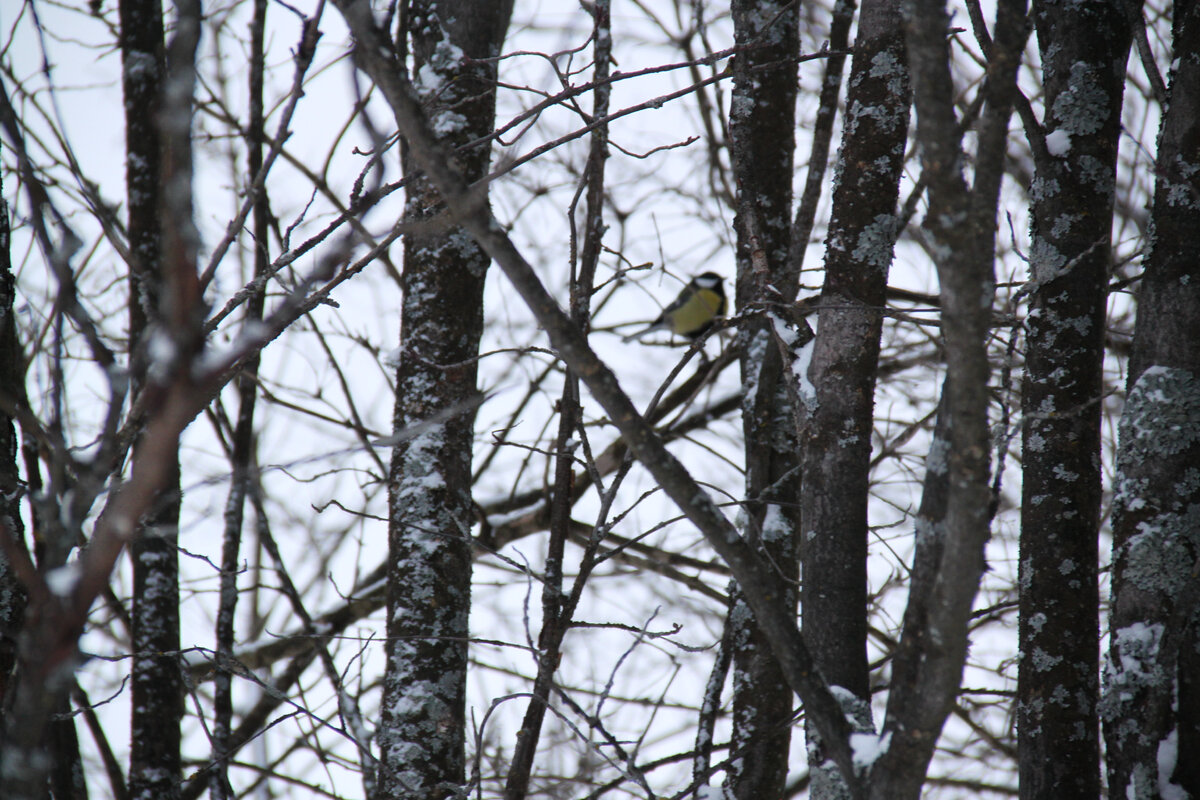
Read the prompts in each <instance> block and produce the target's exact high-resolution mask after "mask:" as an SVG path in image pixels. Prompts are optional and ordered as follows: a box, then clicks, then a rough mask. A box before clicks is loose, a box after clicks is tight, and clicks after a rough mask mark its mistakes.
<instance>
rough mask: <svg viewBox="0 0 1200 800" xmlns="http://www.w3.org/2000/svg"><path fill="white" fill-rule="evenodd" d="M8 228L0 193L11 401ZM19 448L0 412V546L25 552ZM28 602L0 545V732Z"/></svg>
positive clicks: (3, 356)
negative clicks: (1, 528) (1, 543)
mask: <svg viewBox="0 0 1200 800" xmlns="http://www.w3.org/2000/svg"><path fill="white" fill-rule="evenodd" d="M2 183H3V178H0V185H2ZM11 230H12V229H11V227H10V223H9V216H8V203H7V202H6V201H5V200H4V198H3V194H2V193H0V393H3V394H4V395H5V396H6V397H10V398H12V397H20V396H23V395H24V394H25V391H24V389H23V388H21V387H22V385H23V383H24V381H25V364H24V355H23V354H22V352H21V343H20V341H18V339H17V325H16V319H15V318H14V317H13V309H14V300H15V299H16V294H17V282H16V277H15V276H14V275H13V272H12V258H11V254H10V252H9V244H10V239H9V236H10V233H11ZM19 446H20V439H19V438H18V436H17V429H16V426H15V425H13V418H12V417H10V416H9V415H8V414H0V525H3V526H4V528H5V530H3V531H0V542H4V540H5V539H7V541H8V543H9V545H8V546H12V547H15V548H18V549H20V550H22V551H25V550H26V544H25V523H24V522H23V521H22V519H21V503H22V502H24V500H25V496H24V491H23V489H22V482H21V469H20V467H19V466H18V462H17V453H18V450H19ZM28 557H29V556H28V552H26V558H28ZM27 601H28V596H27V595H26V592H25V587H24V586H22V585H21V582H20V581H19V580H18V579H17V573H16V570H15V567H14V564H13V563H12V562H11V561H10V559H9V557H8V556H7V555H6V547H5V546H0V731H3V730H4V721H5V716H6V715H7V713H8V709H9V708H10V707H11V702H12V698H11V697H10V696H9V691H10V690H11V689H12V688H13V687H15V686H16V685H17V681H16V678H17V676H16V669H17V657H18V648H17V639H18V635H19V634H20V632H21V622H22V620H23V619H24V617H25V606H26V603H27Z"/></svg>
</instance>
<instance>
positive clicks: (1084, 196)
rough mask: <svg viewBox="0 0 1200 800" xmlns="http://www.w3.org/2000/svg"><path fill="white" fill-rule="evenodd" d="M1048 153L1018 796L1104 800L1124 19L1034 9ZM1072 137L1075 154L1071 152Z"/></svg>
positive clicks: (1101, 12) (1036, 272)
mask: <svg viewBox="0 0 1200 800" xmlns="http://www.w3.org/2000/svg"><path fill="white" fill-rule="evenodd" d="M1033 18H1034V22H1035V25H1036V30H1037V39H1038V47H1039V49H1040V51H1041V57H1042V74H1043V84H1044V86H1045V92H1046V97H1045V106H1046V115H1045V119H1044V121H1043V128H1044V130H1045V131H1046V132H1047V134H1048V139H1047V143H1048V145H1049V147H1050V149H1049V150H1047V149H1045V148H1035V153H1036V154H1037V155H1036V156H1035V163H1036V167H1037V174H1036V177H1035V178H1034V184H1033V187H1032V195H1033V209H1032V216H1033V224H1032V228H1033V231H1032V234H1033V244H1032V247H1031V253H1030V271H1031V273H1032V274H1031V279H1032V282H1031V285H1032V287H1033V291H1032V293H1031V298H1030V304H1029V305H1030V310H1029V314H1028V316H1027V318H1026V335H1025V380H1024V384H1023V386H1022V392H1021V407H1022V414H1023V418H1024V424H1023V426H1022V434H1023V442H1024V445H1023V465H1024V478H1023V484H1022V489H1021V495H1022V496H1021V558H1020V570H1021V580H1020V584H1019V585H1020V587H1021V590H1020V605H1021V612H1020V641H1021V652H1022V653H1023V654H1024V658H1022V659H1021V662H1020V670H1019V679H1018V740H1019V743H1020V764H1019V770H1020V784H1021V797H1023V798H1027V799H1028V800H1034V798H1046V799H1047V800H1048V799H1049V798H1060V797H1097V796H1099V793H1100V746H1099V737H1100V734H1099V719H1098V717H1097V710H1096V702H1097V700H1098V697H1099V662H1098V658H1099V594H1098V591H1099V590H1098V584H1097V581H1098V574H1097V568H1098V563H1097V560H1098V554H1097V526H1098V524H1099V520H1100V478H1101V475H1100V411H1101V392H1102V388H1101V386H1102V377H1103V374H1102V373H1103V371H1102V360H1103V355H1104V332H1105V317H1106V310H1107V299H1108V297H1107V283H1108V270H1109V264H1110V261H1111V256H1112V251H1111V247H1110V235H1111V228H1112V213H1113V190H1114V185H1115V180H1116V161H1117V142H1118V137H1119V135H1120V130H1121V124H1120V123H1121V102H1122V95H1123V92H1124V88H1125V62H1126V59H1127V57H1128V54H1129V44H1130V29H1129V22H1128V17H1127V16H1126V14H1125V10H1124V9H1123V7H1122V6H1121V5H1120V4H1116V3H1112V4H1106V3H1098V4H1095V5H1094V6H1090V7H1089V8H1088V9H1087V11H1086V12H1082V13H1081V10H1080V9H1077V8H1070V9H1068V8H1067V7H1065V6H1063V5H1062V4H1060V3H1055V2H1035V3H1034V5H1033ZM1064 143H1069V149H1066V150H1065V151H1064V150H1063V149H1062V147H1063V146H1064Z"/></svg>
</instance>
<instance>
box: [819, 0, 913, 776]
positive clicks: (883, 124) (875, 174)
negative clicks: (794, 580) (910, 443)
mask: <svg viewBox="0 0 1200 800" xmlns="http://www.w3.org/2000/svg"><path fill="white" fill-rule="evenodd" d="M910 103H911V92H910V88H909V80H908V64H907V58H906V56H905V51H904V30H903V27H902V25H901V20H900V4H899V2H898V0H865V2H864V3H863V5H862V12H861V14H860V17H859V22H858V38H857V40H856V42H855V45H854V56H853V59H852V60H851V64H850V85H849V89H848V94H847V98H846V107H847V112H846V122H845V130H844V132H843V134H842V146H841V151H840V153H839V155H838V162H837V174H838V180H837V181H836V183H835V185H836V189H835V190H834V193H833V210H832V215H831V219H830V223H829V235H828V243H827V246H826V251H825V282H824V287H823V288H822V291H821V302H820V311H819V317H818V319H819V324H818V326H817V337H816V339H815V340H814V343H813V352H812V359H811V361H810V366H809V370H808V379H809V381H810V382H811V384H812V387H813V396H812V398H811V400H806V404H807V408H806V412H807V417H808V424H807V427H806V429H805V432H806V434H807V438H806V440H805V442H804V492H803V497H802V501H801V509H802V514H803V528H802V530H803V531H804V532H805V537H804V594H803V619H804V635H805V637H806V638H807V639H808V640H809V641H810V642H811V646H812V648H813V652H814V654H815V655H816V659H817V664H818V666H819V667H820V668H821V671H822V673H824V674H825V675H826V676H828V677H829V680H830V682H831V683H834V684H836V685H838V686H841V687H842V688H844V689H845V690H846V691H847V693H848V694H847V695H843V697H844V699H845V703H846V705H847V708H846V709H845V710H846V713H847V714H848V715H849V716H851V717H852V718H853V719H854V722H855V727H856V728H857V729H858V730H861V731H868V730H871V729H872V722H871V718H870V716H871V714H870V698H871V694H870V685H869V674H868V673H869V671H868V667H867V593H868V586H867V537H868V528H867V505H868V495H869V488H870V463H871V435H872V432H873V430H874V407H875V406H874V399H875V375H876V369H877V367H878V362H879V345H880V334H881V331H882V329H883V307H884V305H885V300H886V292H887V279H888V268H889V267H890V265H891V261H892V255H893V247H894V245H895V241H896V235H897V233H898V231H899V228H900V225H901V220H900V218H899V217H898V216H897V214H896V210H897V200H898V197H899V193H900V183H899V181H900V175H901V170H902V169H903V166H904V152H905V142H906V140H907V138H908V110H909V105H910ZM851 698H853V699H851ZM808 735H809V762H810V767H811V768H812V770H813V788H812V794H813V796H814V797H839V796H844V793H845V788H844V784H843V782H842V780H841V778H840V776H839V775H838V773H837V770H836V768H835V767H834V765H833V764H832V763H829V762H827V761H826V760H825V757H824V753H823V752H822V749H821V747H820V743H819V740H818V739H817V738H816V736H815V731H814V730H813V729H812V727H811V726H809V730H808Z"/></svg>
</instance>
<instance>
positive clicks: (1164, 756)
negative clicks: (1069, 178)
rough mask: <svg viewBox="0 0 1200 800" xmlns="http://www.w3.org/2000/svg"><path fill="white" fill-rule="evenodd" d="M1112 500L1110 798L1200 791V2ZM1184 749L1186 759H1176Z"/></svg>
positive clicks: (1186, 33)
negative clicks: (1199, 187) (1199, 615)
mask: <svg viewBox="0 0 1200 800" xmlns="http://www.w3.org/2000/svg"><path fill="white" fill-rule="evenodd" d="M1173 27H1174V30H1173V33H1174V36H1173V39H1174V48H1175V52H1174V54H1173V60H1174V63H1175V64H1176V65H1177V66H1176V68H1175V70H1174V74H1173V76H1172V79H1171V88H1170V96H1169V103H1168V107H1167V109H1166V111H1165V114H1164V116H1163V119H1162V127H1161V129H1160V131H1159V146H1158V158H1157V164H1158V179H1157V183H1156V186H1155V193H1154V206H1153V210H1152V222H1153V226H1154V238H1153V240H1152V241H1151V246H1150V251H1149V253H1148V254H1147V256H1146V259H1145V268H1144V271H1143V273H1142V285H1141V291H1140V294H1139V297H1138V315H1137V326H1136V330H1135V333H1134V339H1133V353H1132V355H1131V356H1130V361H1129V377H1128V386H1129V391H1128V397H1127V399H1126V401H1125V409H1124V411H1123V413H1122V414H1121V423H1120V429H1119V436H1120V444H1119V449H1118V452H1117V476H1116V480H1115V487H1116V488H1115V497H1114V499H1113V547H1114V563H1113V583H1112V616H1111V619H1110V622H1109V626H1110V629H1111V631H1112V640H1111V643H1110V648H1109V655H1108V660H1107V663H1106V665H1105V675H1104V679H1105V681H1104V682H1105V686H1104V698H1103V700H1102V703H1101V716H1102V718H1103V720H1104V738H1105V743H1106V744H1107V752H1108V784H1109V795H1110V796H1111V797H1129V798H1134V800H1142V798H1151V797H1166V796H1170V797H1184V796H1187V797H1197V796H1200V771H1198V769H1197V766H1196V759H1195V753H1196V752H1197V748H1198V747H1200V707H1198V705H1200V704H1198V700H1197V690H1198V684H1200V679H1198V678H1197V674H1196V661H1197V659H1196V645H1197V638H1198V637H1197V634H1196V625H1197V619H1196V609H1197V605H1198V601H1200V588H1198V586H1197V581H1196V563H1197V560H1198V558H1200V480H1197V471H1196V465H1197V464H1200V337H1197V336H1196V331H1200V226H1197V224H1196V210H1195V209H1196V208H1197V205H1198V204H1200V201H1198V200H1197V194H1196V181H1195V174H1196V172H1197V170H1198V169H1200V129H1197V127H1196V124H1195V121H1196V119H1197V116H1198V115H1200V3H1197V2H1195V0H1189V2H1184V3H1177V4H1176V5H1175V19H1174V26H1173ZM1177 755H1178V758H1176V756H1177Z"/></svg>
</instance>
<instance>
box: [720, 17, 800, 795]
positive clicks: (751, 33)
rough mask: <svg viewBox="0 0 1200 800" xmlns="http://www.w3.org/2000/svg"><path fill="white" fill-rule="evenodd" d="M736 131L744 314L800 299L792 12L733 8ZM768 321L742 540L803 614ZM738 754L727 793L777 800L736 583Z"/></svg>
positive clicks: (762, 660)
mask: <svg viewBox="0 0 1200 800" xmlns="http://www.w3.org/2000/svg"><path fill="white" fill-rule="evenodd" d="M732 11H733V21H734V37H735V41H736V42H737V43H738V44H739V45H742V46H745V47H746V49H745V50H743V51H742V52H740V53H739V54H738V55H737V57H736V58H735V59H734V79H733V102H732V104H731V106H730V108H731V109H732V110H731V112H730V121H729V127H730V132H731V137H732V140H731V149H732V158H733V172H734V178H735V180H736V185H737V204H738V207H737V216H736V218H735V219H734V228H735V230H736V231H737V264H738V275H737V301H738V302H737V305H738V308H741V309H745V308H748V307H750V306H752V305H754V304H761V303H763V302H770V301H772V300H775V299H777V298H783V299H784V300H785V301H786V300H787V299H788V298H794V297H795V296H796V289H797V283H798V280H797V276H796V275H795V274H789V267H790V264H789V262H788V251H789V248H790V245H791V226H790V225H789V220H790V218H791V206H792V158H793V155H794V153H795V135H794V129H795V118H796V60H795V59H796V57H797V55H799V47H800V44H799V16H798V13H797V10H796V7H795V5H794V4H789V3H786V2H776V1H775V0H738V1H737V2H734V3H733V4H732ZM772 330H773V328H772V323H771V321H770V320H769V319H766V318H764V317H759V318H758V319H754V320H752V321H750V322H748V324H747V325H746V326H745V327H743V328H742V329H741V330H740V331H739V339H740V341H742V342H743V344H744V345H745V346H744V347H743V348H742V354H743V355H742V359H741V361H742V363H741V368H742V382H743V384H745V385H747V386H753V387H756V391H754V392H747V393H746V396H745V399H744V400H743V403H742V429H743V431H745V453H746V499H747V502H746V506H745V516H746V531H745V535H746V538H747V540H748V541H749V542H750V543H751V544H752V546H754V547H755V548H756V549H758V550H759V552H760V553H762V555H763V556H764V559H765V560H766V561H767V562H768V563H770V564H772V565H773V566H774V568H775V569H776V570H777V571H778V573H779V576H780V578H781V581H782V584H781V585H782V586H784V587H785V591H784V593H783V594H782V595H781V596H779V597H778V598H776V602H777V603H779V604H780V606H781V608H783V609H785V610H786V611H787V613H788V614H789V615H795V613H796V601H797V597H798V594H799V592H798V590H797V587H796V578H797V575H798V571H799V541H800V513H799V511H800V507H799V500H800V457H799V456H800V445H799V441H798V438H797V432H796V424H795V420H796V413H795V408H794V407H793V404H792V401H791V400H790V399H789V392H788V389H787V381H789V380H790V379H791V375H790V372H788V371H786V370H785V369H784V362H783V359H782V358H781V355H780V352H779V350H778V348H776V347H775V346H774V345H773V343H772V341H771V337H772ZM731 587H732V591H731V604H730V609H729V614H730V624H731V625H732V626H733V629H732V631H730V634H729V636H730V638H729V641H730V645H731V646H732V649H733V736H732V741H731V748H732V752H733V754H734V756H735V757H734V759H733V761H732V765H731V767H730V768H729V770H728V773H727V778H726V789H727V790H728V791H729V792H730V793H731V794H732V796H733V797H735V798H738V800H756V799H757V798H765V797H778V796H780V794H781V793H782V791H783V787H784V785H785V783H786V781H787V773H788V749H789V744H790V742H791V727H792V723H791V717H792V691H791V688H790V687H789V686H788V684H787V679H786V678H785V677H784V675H783V673H782V671H781V669H780V667H779V663H778V661H777V659H776V658H775V655H774V653H772V652H771V647H770V645H769V643H768V642H767V639H766V637H765V636H764V634H763V632H762V631H761V630H760V629H759V627H758V625H757V623H756V621H755V619H754V615H753V613H752V612H751V610H750V608H749V606H748V604H747V601H746V598H745V597H744V596H743V594H742V592H741V591H740V590H739V588H738V587H737V585H736V583H735V584H732V585H731Z"/></svg>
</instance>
